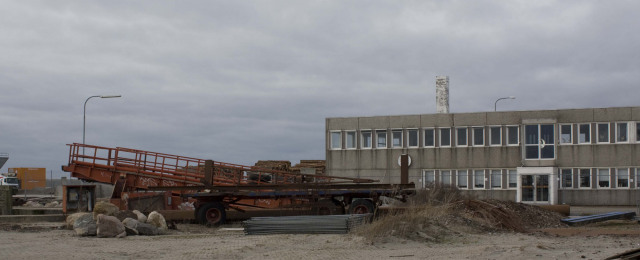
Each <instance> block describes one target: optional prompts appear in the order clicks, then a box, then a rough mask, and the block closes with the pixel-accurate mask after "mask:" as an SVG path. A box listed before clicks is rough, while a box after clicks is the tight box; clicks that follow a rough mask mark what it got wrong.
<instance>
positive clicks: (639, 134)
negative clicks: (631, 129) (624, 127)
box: [636, 123, 640, 142]
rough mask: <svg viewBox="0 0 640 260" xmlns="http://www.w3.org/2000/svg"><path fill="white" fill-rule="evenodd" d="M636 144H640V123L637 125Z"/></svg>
mask: <svg viewBox="0 0 640 260" xmlns="http://www.w3.org/2000/svg"><path fill="white" fill-rule="evenodd" d="M636 142H640V123H636Z"/></svg>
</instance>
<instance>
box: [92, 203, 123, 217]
mask: <svg viewBox="0 0 640 260" xmlns="http://www.w3.org/2000/svg"><path fill="white" fill-rule="evenodd" d="M119 211H120V208H118V206H116V205H113V204H111V203H109V202H103V201H101V202H98V203H96V206H95V207H93V219H95V220H98V215H100V214H103V215H105V216H114V215H116V213H118V212H119ZM118 222H120V221H118Z"/></svg>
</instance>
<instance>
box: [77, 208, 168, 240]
mask: <svg viewBox="0 0 640 260" xmlns="http://www.w3.org/2000/svg"><path fill="white" fill-rule="evenodd" d="M67 228H68V229H73V230H74V231H75V232H76V234H77V235H78V236H97V237H117V238H120V237H126V236H132V235H143V236H155V235H162V234H165V233H166V232H167V230H168V227H167V222H166V221H165V219H164V217H163V216H162V215H161V214H160V213H158V212H156V211H153V212H151V213H150V214H149V216H145V215H144V214H142V212H140V211H137V210H134V211H129V210H120V209H119V208H118V207H117V206H116V205H113V204H111V203H108V202H98V203H97V204H96V206H95V207H94V210H93V212H92V213H90V212H84V213H75V214H72V215H69V216H68V217H67Z"/></svg>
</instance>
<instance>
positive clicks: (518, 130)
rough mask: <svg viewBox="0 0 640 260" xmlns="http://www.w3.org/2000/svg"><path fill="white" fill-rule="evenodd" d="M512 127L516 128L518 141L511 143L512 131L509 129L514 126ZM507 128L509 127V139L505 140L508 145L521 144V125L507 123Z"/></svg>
mask: <svg viewBox="0 0 640 260" xmlns="http://www.w3.org/2000/svg"><path fill="white" fill-rule="evenodd" d="M512 127H515V128H516V143H515V144H512V143H509V140H510V139H511V132H510V131H509V129H510V128H512ZM506 129H507V139H506V140H505V141H506V143H507V146H520V125H507V126H506Z"/></svg>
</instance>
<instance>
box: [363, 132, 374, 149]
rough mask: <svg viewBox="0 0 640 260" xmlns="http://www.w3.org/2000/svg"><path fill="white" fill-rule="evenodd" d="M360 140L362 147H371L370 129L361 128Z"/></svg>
mask: <svg viewBox="0 0 640 260" xmlns="http://www.w3.org/2000/svg"><path fill="white" fill-rule="evenodd" d="M360 137H361V140H360V142H361V143H362V149H371V147H372V145H373V144H372V143H371V142H372V139H371V130H363V131H360Z"/></svg>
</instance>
